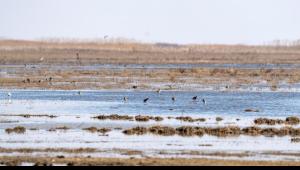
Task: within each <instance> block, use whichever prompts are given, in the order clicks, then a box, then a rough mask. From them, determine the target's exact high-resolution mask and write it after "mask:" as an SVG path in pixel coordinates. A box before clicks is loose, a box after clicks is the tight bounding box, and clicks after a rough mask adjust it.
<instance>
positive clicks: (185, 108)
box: [0, 90, 300, 117]
mask: <svg viewBox="0 0 300 170" xmlns="http://www.w3.org/2000/svg"><path fill="white" fill-rule="evenodd" d="M7 92H8V91H7V90H1V92H0V108H1V109H0V114H7V113H15V114H26V113H27V114H28V113H30V114H41V113H44V114H63V115H70V114H73V115H74V114H76V115H80V114H97V113H106V114H112V113H114V114H150V115H185V116H189V115H198V116H205V115H219V116H231V115H232V116H239V117H244V116H245V117H247V116H268V117H283V116H292V115H295V116H297V115H300V93H295V92H293V93H288V92H212V91H207V92H182V91H163V92H161V93H160V94H158V93H155V92H145V91H143V92H139V91H128V92H126V91H122V92H118V91H114V92H106V91H81V94H78V91H28V90H16V91H13V90H12V91H10V92H11V93H12V96H11V97H8V96H7ZM173 96H175V97H176V101H175V102H173V101H172V100H171V98H172V97H173ZM193 96H198V100H197V101H193V100H192V97H193ZM123 97H128V101H127V102H124V101H123ZM145 98H150V99H149V101H148V102H147V103H144V102H143V99H145ZM202 99H205V100H206V105H205V104H203V102H202ZM245 109H258V110H259V112H255V113H254V112H253V113H249V112H245V111H244V110H245Z"/></svg>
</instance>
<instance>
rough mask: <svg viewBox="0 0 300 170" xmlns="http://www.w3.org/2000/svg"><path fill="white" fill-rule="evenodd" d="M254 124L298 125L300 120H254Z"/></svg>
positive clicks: (290, 118) (292, 118)
mask: <svg viewBox="0 0 300 170" xmlns="http://www.w3.org/2000/svg"><path fill="white" fill-rule="evenodd" d="M254 123H255V124H257V125H277V124H278V125H281V124H287V125H298V124H299V123H300V119H299V118H298V117H287V118H286V119H285V120H280V119H268V118H258V119H255V120H254Z"/></svg>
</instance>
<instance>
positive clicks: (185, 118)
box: [175, 116, 206, 122]
mask: <svg viewBox="0 0 300 170" xmlns="http://www.w3.org/2000/svg"><path fill="white" fill-rule="evenodd" d="M175 119H176V120H180V121H184V122H205V121H206V119H205V118H198V119H193V118H192V117H189V116H186V117H176V118H175Z"/></svg>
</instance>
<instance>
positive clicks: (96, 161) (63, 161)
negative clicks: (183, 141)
mask: <svg viewBox="0 0 300 170" xmlns="http://www.w3.org/2000/svg"><path fill="white" fill-rule="evenodd" d="M0 160H1V161H0V164H1V165H5V166H18V165H22V163H31V164H32V165H41V166H53V165H57V164H60V165H67V166H159V165H161V166H211V165H217V166H287V165H289V166H293V165H294V166H300V162H292V161H238V160H215V159H182V158H169V159H161V158H143V159H136V158H132V159H121V158H51V157H46V158H36V157H0Z"/></svg>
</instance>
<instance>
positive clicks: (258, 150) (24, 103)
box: [0, 90, 300, 161]
mask: <svg viewBox="0 0 300 170" xmlns="http://www.w3.org/2000/svg"><path fill="white" fill-rule="evenodd" d="M8 92H10V93H11V94H12V95H11V97H9V96H7V93H8ZM196 95H197V96H199V99H198V100H197V101H192V97H193V96H196ZM125 96H126V97H128V98H129V100H128V101H127V102H124V101H123V97H125ZM172 96H176V101H175V102H173V101H172V100H171V97H172ZM146 97H149V98H150V99H149V101H148V103H144V102H143V99H144V98H146ZM203 98H204V99H205V100H206V102H207V104H206V105H204V104H203V102H202V99H203ZM248 108H252V109H259V110H260V112H257V113H246V112H244V110H245V109H248ZM170 109H173V110H170ZM12 114H55V115H58V117H57V118H53V119H51V118H48V117H31V118H24V117H19V116H13V115H12ZM98 114H129V115H137V114H143V115H147V114H149V115H159V116H162V117H164V120H163V121H161V122H155V121H149V122H136V121H133V122H132V121H111V120H105V121H100V120H97V119H93V118H92V117H93V116H95V115H98ZM299 114H300V93H286V92H262V93H258V92H217V91H206V92H184V91H163V92H161V93H160V94H158V93H155V92H149V91H81V93H80V94H79V93H78V91H32V90H31V91H30V90H1V91H0V120H1V121H3V122H5V121H8V123H3V122H2V123H0V136H2V138H1V139H0V147H1V148H36V149H37V148H41V149H45V148H71V149H73V148H96V149H97V150H99V152H97V153H79V154H75V155H72V154H66V153H48V152H47V153H32V154H29V156H31V155H35V156H37V157H40V156H54V157H55V156H57V155H65V156H79V157H80V156H88V155H91V156H93V157H126V158H129V157H133V156H134V157H141V155H126V154H124V153H122V152H120V151H119V150H120V149H125V150H138V151H141V152H142V153H143V154H142V156H150V157H178V158H180V157H183V158H189V157H192V158H213V159H238V160H294V161H299V156H298V155H299V153H300V149H299V143H291V142H290V139H291V137H289V136H286V137H263V136H260V137H251V136H240V137H227V138H218V137H213V136H207V135H205V136H203V137H180V136H171V137H163V136H155V135H144V136H126V135H124V134H123V133H122V130H124V129H127V128H132V127H136V126H144V127H148V126H156V125H160V126H172V127H177V126H194V125H195V126H213V127H216V126H218V127H220V126H229V125H232V126H239V127H249V126H253V125H254V124H253V120H254V118H257V117H261V116H266V117H274V118H275V117H276V118H282V119H284V118H285V117H287V116H291V115H294V116H299ZM172 115H173V116H182V115H183V116H193V117H204V118H206V121H205V122H194V123H190V122H182V121H178V120H175V119H167V116H172ZM217 116H220V117H222V118H224V120H223V121H222V122H216V120H215V118H216V117H217ZM237 118H238V119H240V120H237ZM9 121H10V123H9ZM16 126H24V127H26V128H27V131H26V132H25V134H7V133H5V129H6V128H14V127H16ZM61 126H67V127H69V128H70V130H67V131H59V130H58V131H56V132H49V131H48V130H49V129H51V128H55V127H61ZM92 126H95V127H99V128H100V127H101V128H103V127H105V128H110V129H114V128H121V129H122V130H113V131H111V132H109V133H108V136H101V135H100V134H97V133H94V134H92V133H89V132H86V131H83V130H82V129H83V128H88V127H92ZM274 127H276V126H274ZM280 127H281V125H278V127H276V128H280ZM29 128H37V129H38V130H37V131H30V130H28V129H29ZM295 128H299V125H298V126H295ZM195 151H196V152H199V154H194V152H195ZM220 152H221V153H222V152H224V153H238V154H246V155H245V156H243V157H238V156H237V157H236V156H222V154H220V155H214V154H212V155H211V153H220ZM267 152H270V153H271V154H268V153H267ZM273 152H282V153H283V154H281V155H280V154H279V155H276V153H273ZM284 153H295V154H296V155H293V154H292V155H289V154H284ZM2 155H4V156H20V155H21V156H22V155H23V156H24V155H26V153H25V154H24V153H0V156H2Z"/></svg>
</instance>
